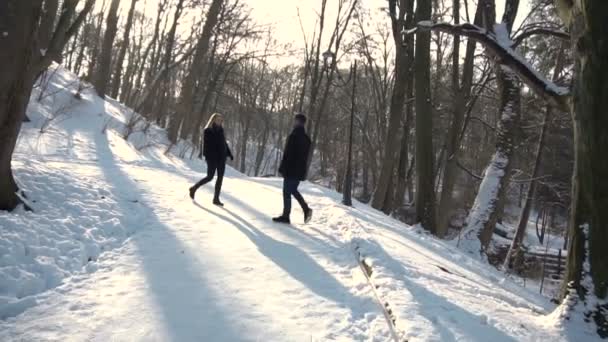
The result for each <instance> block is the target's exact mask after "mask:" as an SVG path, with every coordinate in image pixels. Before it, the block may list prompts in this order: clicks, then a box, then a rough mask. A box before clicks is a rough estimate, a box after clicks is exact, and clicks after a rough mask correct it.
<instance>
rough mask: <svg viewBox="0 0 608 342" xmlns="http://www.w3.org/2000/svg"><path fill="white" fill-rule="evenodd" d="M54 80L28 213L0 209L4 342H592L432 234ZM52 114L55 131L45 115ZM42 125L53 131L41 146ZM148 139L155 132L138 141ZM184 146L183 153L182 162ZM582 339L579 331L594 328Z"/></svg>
mask: <svg viewBox="0 0 608 342" xmlns="http://www.w3.org/2000/svg"><path fill="white" fill-rule="evenodd" d="M79 86H81V84H80V82H79V81H78V80H77V79H76V78H75V77H74V76H73V75H71V74H70V73H68V72H66V71H64V70H63V69H59V70H58V71H57V72H56V73H53V77H52V79H51V82H50V84H49V86H48V88H47V89H46V90H45V94H43V98H42V100H41V102H37V99H38V97H39V92H40V88H38V89H37V90H36V93H35V94H34V95H33V96H32V100H31V103H30V106H29V108H28V115H29V117H30V118H31V120H32V121H31V122H30V123H28V124H26V125H25V128H24V129H23V132H22V134H21V137H20V141H19V143H18V150H17V151H16V153H15V158H14V159H15V161H14V169H15V173H16V175H17V177H18V182H19V183H20V186H21V187H22V188H23V190H24V191H25V193H26V194H27V201H28V202H29V203H30V204H31V207H32V208H34V212H25V211H23V210H20V211H18V212H17V213H5V212H0V229H1V234H0V340H1V341H311V340H313V341H328V340H330V341H333V340H336V341H391V340H395V338H396V339H398V340H399V341H404V340H408V341H492V342H498V341H566V340H577V341H582V340H586V341H591V340H593V339H594V338H596V337H595V336H596V335H595V334H594V332H588V333H587V332H586V331H579V332H577V333H574V332H572V331H571V330H569V331H568V332H566V331H565V330H564V327H563V326H562V325H560V324H559V323H557V322H559V321H558V320H557V319H554V318H553V315H551V313H552V311H553V310H554V308H555V305H554V304H552V303H550V302H549V301H548V300H547V299H546V298H544V297H542V296H539V295H537V294H535V293H532V292H528V291H527V290H525V289H522V288H521V287H519V286H518V285H516V284H514V283H512V282H511V281H510V280H505V279H504V276H503V275H502V274H501V273H499V272H497V271H496V270H495V269H493V268H491V267H488V266H486V265H483V264H481V263H480V262H478V261H474V260H472V259H471V258H470V257H469V256H467V255H466V254H465V253H463V252H461V251H459V250H457V249H456V248H455V247H453V246H451V245H449V244H448V243H443V242H440V241H438V240H436V239H435V238H433V237H432V236H430V235H427V234H426V233H425V232H423V231H422V230H419V229H416V228H413V227H409V226H406V225H404V224H402V223H400V222H398V221H396V220H393V219H390V218H387V217H386V216H384V215H383V214H382V213H380V212H378V211H375V210H373V209H371V208H370V207H368V206H366V205H362V204H360V203H355V207H354V208H348V207H344V206H343V205H341V204H340V199H341V195H340V194H338V193H335V192H333V191H331V190H328V189H325V188H321V187H318V186H314V185H312V184H310V183H306V184H304V186H303V191H302V192H303V195H304V196H305V197H306V198H307V199H308V200H309V203H311V205H312V207H313V209H314V210H315V215H314V217H313V220H312V222H311V223H310V224H307V225H304V224H302V221H303V220H302V217H301V216H300V215H301V212H300V211H299V209H298V210H295V211H294V213H293V217H292V220H293V221H294V224H293V225H292V226H291V227H289V226H283V225H278V224H274V223H272V222H271V221H270V217H271V216H273V215H276V214H278V213H279V212H280V210H281V206H282V198H281V180H280V179H273V178H265V179H256V178H247V177H245V176H243V175H241V174H239V173H237V172H235V171H233V170H232V169H230V170H228V171H227V178H226V179H225V180H224V191H223V198H222V199H223V201H224V202H225V204H226V207H225V208H219V207H215V206H212V205H211V199H212V187H211V186H207V187H203V188H201V189H200V190H199V192H198V193H197V198H196V200H195V201H194V202H193V201H191V200H190V199H189V198H188V195H187V189H188V187H189V186H190V185H191V184H193V183H194V182H195V181H197V180H198V179H200V178H201V177H202V176H203V172H204V169H205V167H204V163H202V162H201V161H199V160H182V159H180V158H177V157H176V156H175V154H172V153H167V154H165V151H166V140H165V137H164V132H163V131H162V130H160V129H159V128H157V127H154V126H152V127H145V125H144V124H143V123H142V122H140V123H138V125H137V126H136V127H135V133H133V134H131V136H130V139H129V141H125V140H124V139H123V136H124V133H125V124H126V123H128V122H129V121H130V120H129V119H130V117H131V115H132V111H130V110H129V109H128V108H124V107H123V106H122V105H120V104H119V103H116V102H115V101H113V100H108V101H103V100H102V99H100V98H98V97H97V96H95V95H94V94H93V91H92V90H89V89H85V90H83V91H82V96H81V98H80V99H79V98H77V97H74V94H75V93H76V92H77V89H78V88H79ZM51 118H53V119H52V120H50V119H51ZM41 127H44V129H43V133H41ZM144 130H145V131H144ZM179 148H180V146H178V147H176V149H179ZM583 327H584V326H583Z"/></svg>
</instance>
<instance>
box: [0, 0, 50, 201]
mask: <svg viewBox="0 0 608 342" xmlns="http://www.w3.org/2000/svg"><path fill="white" fill-rule="evenodd" d="M41 12H42V1H41V0H38V1H33V0H32V1H21V0H8V1H4V2H2V3H1V4H0V32H3V33H2V34H0V210H13V209H15V207H16V206H17V205H18V204H19V203H21V201H20V199H19V197H18V196H17V194H16V193H17V191H18V187H17V184H16V183H15V180H14V178H13V173H12V168H11V160H12V155H13V151H14V149H15V144H16V142H17V137H18V135H19V130H20V129H21V123H22V122H23V118H24V117H25V110H26V107H27V103H28V101H29V98H30V93H31V91H32V88H33V86H34V78H35V75H36V74H37V70H36V65H37V63H36V62H37V59H38V58H39V55H40V51H39V49H38V45H37V39H36V36H37V34H38V21H39V19H40V16H41Z"/></svg>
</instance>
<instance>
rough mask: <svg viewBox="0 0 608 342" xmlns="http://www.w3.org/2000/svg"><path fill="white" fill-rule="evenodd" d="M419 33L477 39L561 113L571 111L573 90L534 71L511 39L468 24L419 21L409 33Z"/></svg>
mask: <svg viewBox="0 0 608 342" xmlns="http://www.w3.org/2000/svg"><path fill="white" fill-rule="evenodd" d="M418 30H426V31H440V32H445V33H449V34H452V35H456V34H459V35H462V36H465V37H468V38H471V39H474V40H476V41H477V42H479V43H480V44H482V45H483V46H484V47H485V48H486V49H487V50H488V51H489V52H491V53H492V54H493V55H495V56H496V57H497V58H499V59H500V61H501V64H503V65H504V66H506V67H507V68H509V69H510V70H511V71H512V72H514V73H515V74H516V75H517V76H518V77H519V78H520V79H521V80H522V81H523V82H524V83H525V84H526V85H527V86H528V87H530V89H532V90H533V91H534V92H535V93H536V94H537V95H539V96H540V97H542V98H544V99H545V100H546V101H547V102H549V103H550V104H551V105H553V106H554V107H556V108H559V109H560V110H563V111H566V112H569V111H570V97H571V94H570V90H569V89H568V88H565V87H560V86H557V85H556V84H554V83H553V82H551V81H549V80H547V79H546V78H545V77H543V76H542V75H541V74H539V73H538V72H537V71H536V70H534V69H533V68H532V66H530V65H529V64H528V63H527V62H526V61H525V60H524V59H523V58H522V57H521V56H520V55H519V54H518V53H517V52H515V51H514V50H513V48H512V44H513V42H512V41H511V40H504V39H502V40H499V39H498V38H497V37H496V36H495V35H494V34H493V33H491V32H488V31H487V30H485V29H483V28H481V27H479V26H476V25H473V24H468V23H466V24H462V25H452V24H449V23H432V22H429V21H423V22H419V23H418V25H417V27H416V28H415V29H412V30H409V31H408V33H409V34H411V33H414V32H417V31H418Z"/></svg>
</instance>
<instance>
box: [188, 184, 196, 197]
mask: <svg viewBox="0 0 608 342" xmlns="http://www.w3.org/2000/svg"><path fill="white" fill-rule="evenodd" d="M189 191H190V198H192V199H194V194H195V193H196V187H195V186H192V187H190V189H189Z"/></svg>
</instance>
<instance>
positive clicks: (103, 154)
mask: <svg viewBox="0 0 608 342" xmlns="http://www.w3.org/2000/svg"><path fill="white" fill-rule="evenodd" d="M88 133H90V134H92V135H93V137H95V145H96V146H95V148H96V153H97V155H98V158H99V162H100V164H101V169H102V170H103V173H104V177H105V178H106V180H107V182H108V184H110V186H111V189H106V190H108V191H109V192H110V193H112V194H114V195H117V194H124V193H128V194H129V195H130V197H132V198H133V197H134V195H133V194H134V193H139V194H141V193H142V189H141V188H139V184H138V183H137V182H135V181H133V180H132V179H131V178H130V177H129V176H128V175H127V174H125V173H124V171H122V170H121V167H120V166H119V165H118V163H117V162H116V160H115V158H114V156H113V153H112V151H111V150H110V148H109V143H108V139H107V137H106V136H105V135H103V134H100V133H98V132H88ZM137 201H138V204H140V205H141V206H142V207H143V209H144V210H145V216H144V217H133V214H134V213H133V212H124V213H123V215H122V216H123V218H122V219H121V223H122V224H123V225H125V226H129V225H137V226H139V227H138V228H139V229H140V231H142V232H143V230H144V229H145V230H146V234H139V235H136V236H134V238H133V239H132V242H133V243H134V244H135V245H136V246H137V249H138V252H139V256H140V260H141V261H142V265H143V270H142V271H143V273H144V274H145V277H146V285H147V291H149V293H150V295H151V296H152V297H153V300H154V301H155V302H156V304H157V305H156V306H155V307H156V308H158V310H159V312H160V314H161V315H162V322H160V323H161V324H163V325H164V326H165V328H166V331H167V333H168V334H169V336H170V339H171V340H172V341H208V340H210V339H211V338H213V339H214V340H216V339H217V340H222V341H224V340H225V341H240V340H244V339H245V336H240V335H239V334H238V333H237V332H236V331H234V330H233V329H231V327H232V326H233V325H234V323H235V322H231V321H230V318H229V317H230V310H232V308H231V309H228V308H224V307H221V306H220V305H219V304H218V303H219V302H220V295H218V294H216V293H214V291H215V290H214V289H212V288H211V287H210V286H209V279H208V278H207V277H205V275H204V274H201V273H199V272H198V271H200V270H206V269H207V267H205V265H203V264H201V261H200V260H198V259H197V258H196V256H195V255H193V254H192V253H191V252H190V250H189V247H188V246H186V245H185V244H184V243H183V242H182V241H180V239H179V238H178V237H177V236H176V235H175V234H174V232H173V230H172V229H171V228H170V227H168V226H166V225H165V224H163V223H162V222H161V220H160V219H159V218H158V216H157V215H156V214H155V213H154V211H153V210H152V209H151V208H146V207H145V205H144V203H145V201H143V203H142V201H141V200H140V199H137ZM139 210H142V208H140V209H139ZM159 241H162V243H159ZM218 327H221V329H219V328H218Z"/></svg>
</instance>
